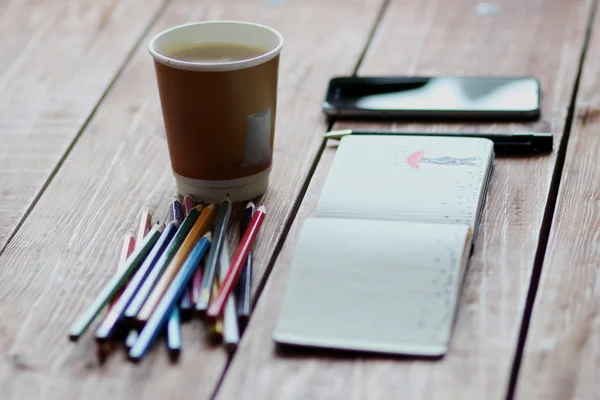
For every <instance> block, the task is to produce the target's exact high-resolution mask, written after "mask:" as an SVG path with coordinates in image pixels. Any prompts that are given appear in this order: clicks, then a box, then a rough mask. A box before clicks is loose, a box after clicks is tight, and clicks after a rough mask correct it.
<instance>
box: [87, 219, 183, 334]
mask: <svg viewBox="0 0 600 400" xmlns="http://www.w3.org/2000/svg"><path fill="white" fill-rule="evenodd" d="M176 230H177V223H175V222H171V223H170V224H168V225H167V226H166V227H165V229H164V230H163V232H162V233H161V235H160V237H159V238H158V241H157V242H156V244H155V245H154V247H153V248H152V251H151V252H150V254H148V256H147V257H146V259H145V260H144V262H143V263H142V265H141V266H140V268H139V269H138V270H137V271H136V273H135V275H133V278H131V280H130V281H129V283H128V284H127V286H126V287H125V290H124V291H123V293H121V296H119V299H118V300H117V302H116V303H115V304H114V305H113V307H112V308H111V309H110V311H109V312H108V314H107V315H106V317H104V320H102V323H101V324H100V326H99V327H98V329H97V330H96V340H97V341H98V342H99V343H102V342H104V341H106V340H108V339H110V338H111V337H112V336H113V335H114V334H115V332H116V330H117V327H118V326H119V323H120V322H122V319H123V316H124V314H125V309H126V308H127V306H128V305H129V303H130V302H131V300H132V299H133V297H134V296H135V295H136V293H137V291H138V289H139V288H140V287H141V286H142V284H143V283H144V280H145V279H146V277H147V276H148V274H149V273H150V271H151V270H152V268H153V267H154V265H155V264H156V262H157V261H158V259H159V258H160V256H161V255H162V253H163V252H164V251H165V249H166V248H167V246H168V244H169V242H170V241H171V238H172V237H173V235H175V231H176Z"/></svg>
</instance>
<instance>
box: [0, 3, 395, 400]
mask: <svg viewBox="0 0 600 400" xmlns="http://www.w3.org/2000/svg"><path fill="white" fill-rule="evenodd" d="M390 1H391V0H384V2H383V4H382V5H381V8H380V10H379V13H378V14H377V17H376V18H375V22H374V23H373V26H372V27H371V31H370V32H369V35H368V36H367V41H366V43H365V45H364V46H363V50H362V52H361V53H360V56H359V57H358V60H357V61H356V65H355V66H354V69H353V71H352V76H356V73H357V72H358V70H359V68H360V66H361V64H362V62H363V59H364V58H365V55H366V54H367V51H368V49H369V46H370V44H371V41H372V40H373V37H374V36H375V33H376V32H377V29H378V28H379V25H380V24H381V21H382V19H383V16H384V15H385V12H386V11H387V9H388V6H389V4H390ZM336 122H337V118H335V117H333V118H331V119H329V121H328V123H327V131H330V130H331V128H332V127H333V125H334V124H335V123H336ZM326 143H327V139H323V140H322V141H321V145H320V146H319V149H318V151H317V154H316V155H315V157H314V158H313V161H312V164H311V167H310V170H309V171H308V174H307V176H306V179H305V180H304V182H303V184H302V187H301V188H300V192H299V193H298V197H297V198H296V201H295V202H294V206H293V207H292V210H291V212H290V215H289V217H288V219H287V220H286V221H285V223H284V225H283V231H282V232H281V236H280V237H279V240H278V241H277V244H276V245H275V248H274V249H273V253H272V254H271V258H270V259H269V262H268V264H267V267H266V269H265V272H264V274H263V276H262V277H261V280H260V281H259V283H258V286H257V289H256V294H255V296H254V298H253V299H252V310H254V307H255V306H256V303H257V302H258V299H259V298H260V295H261V294H262V292H263V289H264V288H265V286H266V284H267V280H268V279H269V276H270V275H271V271H272V270H273V267H274V266H275V262H276V261H277V257H278V256H279V253H280V252H281V249H282V248H283V245H284V243H285V239H286V238H287V236H288V233H289V232H290V229H291V228H292V225H293V223H294V220H295V219H296V215H297V214H298V210H299V209H300V206H301V205H302V201H303V200H304V197H305V196H306V192H307V191H308V186H309V185H310V181H311V179H312V177H313V175H314V173H315V170H316V169H317V166H318V165H319V161H320V160H321V156H322V155H323V151H324V150H325V145H326ZM1 254H2V253H1V252H0V255H1ZM251 318H252V314H250V319H251ZM242 336H243V334H242ZM240 340H241V338H240ZM236 352H237V349H236V350H234V351H233V353H232V354H230V355H229V357H228V359H227V363H226V364H225V368H223V372H222V373H221V376H220V378H219V381H218V382H217V384H216V386H215V390H214V391H213V393H212V395H211V396H210V398H211V399H214V398H215V397H216V395H217V393H218V392H219V389H220V388H221V385H222V383H223V381H224V379H225V375H226V374H227V371H228V370H229V366H230V365H231V361H232V360H233V357H235V354H236Z"/></svg>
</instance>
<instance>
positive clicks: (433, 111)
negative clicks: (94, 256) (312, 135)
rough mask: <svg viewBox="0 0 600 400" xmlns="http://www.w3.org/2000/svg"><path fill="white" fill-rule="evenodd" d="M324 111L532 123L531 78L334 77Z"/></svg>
mask: <svg viewBox="0 0 600 400" xmlns="http://www.w3.org/2000/svg"><path fill="white" fill-rule="evenodd" d="M323 111H324V112H325V113H326V114H328V115H330V116H336V117H345V116H349V117H376V118H381V117H408V118H442V119H445V118H448V119H456V118H458V119H480V118H487V119H506V118H508V119H517V120H523V119H528V120H530V119H537V118H539V116H540V83H539V81H538V80H537V79H535V78H533V77H477V76H473V77H457V76H439V77H335V78H333V79H331V81H330V82H329V87H328V89H327V94H326V97H325V101H324V102H323Z"/></svg>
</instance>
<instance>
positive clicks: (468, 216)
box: [273, 136, 494, 356]
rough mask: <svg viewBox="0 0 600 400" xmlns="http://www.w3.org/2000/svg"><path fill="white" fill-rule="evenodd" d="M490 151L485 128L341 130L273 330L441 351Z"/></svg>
mask: <svg viewBox="0 0 600 400" xmlns="http://www.w3.org/2000/svg"><path fill="white" fill-rule="evenodd" d="M493 159H494V151H493V143H492V141H490V140H488V139H480V138H443V137H442V138H440V137H419V136H347V137H345V138H343V139H342V141H341V142H340V145H339V148H338V150H337V153H336V155H335V159H334V162H333V165H332V167H331V170H330V172H329V175H328V177H327V181H326V183H325V186H324V188H323V191H322V193H321V195H320V198H319V203H318V206H317V210H316V216H315V217H312V218H309V219H308V220H307V221H306V222H305V223H304V225H303V226H302V230H301V233H300V237H299V240H298V244H297V247H296V249H295V252H294V256H293V259H292V266H291V271H290V277H289V280H288V285H287V288H286V292H285V296H284V301H283V304H282V308H281V310H280V315H279V319H278V321H277V325H276V328H275V331H274V333H273V338H274V340H275V341H276V342H277V343H280V344H288V345H305V346H316V347H325V348H332V349H349V350H360V351H373V352H381V353H395V354H407V355H422V356H440V355H443V354H445V353H446V352H447V349H448V345H449V342H450V337H451V333H452V327H453V325H454V316H455V313H456V306H457V304H458V298H459V294H460V288H461V286H462V281H463V276H464V272H465V270H466V266H467V264H468V260H469V256H470V254H471V246H472V242H473V240H474V238H475V237H476V233H477V227H478V226H479V220H480V217H481V210H482V208H483V205H484V201H485V197H486V192H487V185H488V182H489V178H490V175H491V170H492V164H493Z"/></svg>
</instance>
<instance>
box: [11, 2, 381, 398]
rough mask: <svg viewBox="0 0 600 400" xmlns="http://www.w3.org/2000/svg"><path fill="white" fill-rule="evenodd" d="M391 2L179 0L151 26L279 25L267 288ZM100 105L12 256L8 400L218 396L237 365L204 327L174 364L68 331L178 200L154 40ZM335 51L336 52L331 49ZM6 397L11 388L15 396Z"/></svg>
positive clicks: (158, 352) (265, 247) (264, 251)
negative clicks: (337, 84)
mask: <svg viewBox="0 0 600 400" xmlns="http://www.w3.org/2000/svg"><path fill="white" fill-rule="evenodd" d="M381 3H382V2H381V1H379V0H372V1H363V0H354V1H347V2H344V7H343V8H340V5H341V3H339V2H338V1H336V0H326V1H323V0H318V1H317V0H315V1H305V0H302V1H301V0H297V1H289V2H265V1H263V0H254V1H249V0H236V1H229V2H226V3H220V2H219V3H217V2H212V1H202V2H198V1H196V0H176V1H173V2H171V3H170V4H169V5H168V6H167V8H166V9H165V12H164V13H163V15H162V16H161V18H160V19H159V21H158V22H157V25H156V26H155V27H154V28H153V29H152V34H155V33H157V32H159V31H160V30H162V29H165V28H167V27H170V26H173V25H176V24H180V23H184V22H188V21H199V20H215V19H242V20H249V21H256V22H259V23H265V24H268V25H270V26H273V27H275V28H276V29H278V30H280V31H281V32H282V34H283V35H284V37H285V41H286V42H285V47H284V50H283V53H282V58H281V66H280V97H279V105H278V107H279V108H278V121H277V134H276V141H275V159H274V168H273V174H272V181H271V187H270V190H269V192H268V193H267V194H266V195H265V196H264V198H263V199H262V200H261V202H262V203H264V204H266V206H267V209H268V216H267V218H266V220H265V223H264V224H263V227H262V229H261V234H260V237H259V240H258V243H257V244H256V248H255V267H256V268H255V271H254V272H255V276H254V282H255V284H258V283H259V282H260V280H261V277H262V275H263V274H264V272H265V269H266V267H267V262H268V260H269V259H270V258H271V255H272V252H273V248H274V247H275V244H276V243H277V242H278V241H279V240H280V237H281V234H282V231H283V229H284V226H285V221H286V219H287V218H288V217H289V216H290V214H291V211H292V208H293V206H294V200H295V199H296V198H297V196H298V193H299V191H300V189H301V187H302V185H303V183H304V181H305V179H306V177H307V175H308V172H309V169H310V167H311V165H312V161H313V160H314V158H315V155H316V153H317V151H318V150H319V147H320V145H321V143H322V141H321V138H320V136H319V133H320V132H322V131H323V130H324V126H325V120H324V118H323V116H322V114H321V110H320V103H321V101H322V98H323V96H324V88H325V85H326V83H327V80H328V77H329V76H330V75H333V74H347V73H351V72H352V70H353V68H354V66H355V64H356V61H357V60H358V59H359V56H360V54H361V51H362V48H363V47H364V44H365V43H366V42H367V37H368V35H369V32H370V29H371V27H372V25H373V23H374V21H375V19H376V16H377V13H378V11H379V8H380V6H381ZM148 40H149V37H147V38H145V39H144V46H141V48H140V49H139V50H138V51H137V52H136V54H135V55H134V57H133V59H132V61H131V63H130V64H129V65H128V66H127V68H126V69H125V71H124V72H123V75H122V77H121V78H120V79H119V81H118V82H117V83H116V84H115V86H114V88H113V90H112V91H111V92H110V93H109V94H108V96H107V97H106V99H105V101H104V102H103V103H102V104H101V106H100V108H99V109H98V111H97V113H96V115H95V116H94V118H93V120H92V121H91V123H90V124H89V126H88V128H87V129H86V131H85V132H84V134H83V136H82V137H81V139H80V140H79V141H78V142H77V144H76V145H75V147H74V149H73V151H72V152H71V154H70V155H69V157H68V158H67V159H66V161H65V163H64V165H63V167H62V168H61V169H60V170H59V172H58V173H57V175H56V177H55V178H54V179H53V181H52V183H51V184H50V185H49V187H48V189H47V190H46V191H45V192H44V194H43V196H42V197H41V198H40V201H39V203H38V204H37V206H36V207H35V208H34V209H33V211H32V213H31V215H30V216H29V218H27V219H26V221H25V223H24V224H23V226H22V228H21V229H20V230H19V231H18V233H17V235H16V236H15V238H14V240H12V241H11V243H10V244H9V246H8V247H7V249H6V251H5V253H4V254H3V255H2V256H1V257H0V265H2V266H3V267H2V268H0V282H2V287H3V288H5V289H3V290H2V291H0V332H2V334H1V335H0V387H2V390H3V395H2V397H3V399H4V398H8V399H12V398H15V399H16V398H22V397H27V395H29V397H34V396H36V397H43V395H44V394H48V395H50V394H51V395H52V396H56V397H57V398H58V397H63V396H66V397H70V396H73V397H76V396H79V395H81V396H83V395H84V394H85V395H86V397H87V396H91V397H92V398H94V397H97V398H107V397H111V398H113V397H116V398H143V399H148V398H207V397H208V396H209V395H210V394H211V393H212V392H213V391H214V389H215V387H216V384H217V382H218V381H219V378H220V376H221V374H222V372H223V368H224V367H225V365H226V362H227V355H226V353H225V351H224V349H223V348H222V347H220V346H219V347H213V346H209V345H208V344H207V341H206V338H205V336H206V334H207V332H206V331H205V329H204V327H203V326H201V325H200V323H199V322H197V321H194V322H192V323H190V324H187V325H186V326H184V329H183V335H184V338H183V342H184V348H183V353H182V356H181V359H180V361H179V364H178V365H175V366H171V365H170V364H169V362H168V360H167V357H166V350H165V349H164V346H157V348H156V349H155V351H153V352H152V353H151V354H150V355H149V357H148V358H147V359H145V360H144V362H143V363H142V364H141V365H138V366H132V364H131V363H129V362H126V361H125V360H124V358H123V354H122V353H121V352H119V353H118V354H115V355H113V357H110V358H109V360H108V361H107V362H106V364H104V365H103V366H102V367H99V366H98V365H97V362H96V360H95V350H94V343H93V337H92V335H91V334H88V335H86V336H85V337H84V338H82V340H81V341H80V342H79V343H77V344H76V345H74V344H72V343H69V342H68V341H67V331H68V329H69V327H70V325H71V323H72V322H73V321H74V320H75V318H76V317H77V316H78V315H79V313H80V312H82V311H83V309H84V308H85V307H86V306H87V305H88V304H89V303H90V302H91V301H92V299H93V298H94V297H95V295H96V294H97V293H98V291H99V289H100V288H101V286H102V285H103V284H104V283H105V282H106V281H107V280H108V279H109V278H110V276H112V274H113V273H114V268H115V267H114V264H115V260H116V257H117V255H118V247H119V241H120V238H121V237H122V235H123V234H124V233H125V232H126V231H127V230H133V229H134V228H135V224H136V222H137V218H138V216H139V210H141V208H142V207H143V206H148V207H149V209H150V210H151V211H152V212H153V213H154V215H155V219H161V220H163V219H164V216H165V215H166V214H167V210H168V203H169V202H170V199H171V197H172V196H173V194H175V185H174V179H173V177H172V175H171V171H170V165H169V160H168V154H167V147H166V142H165V140H164V138H163V137H161V136H162V133H163V125H162V118H161V112H160V104H159V101H158V92H157V90H156V83H155V77H154V69H153V65H152V60H151V57H150V55H149V54H148V52H147V50H146V48H145V44H146V43H147V41H148ZM323 43H326V44H327V45H323ZM5 393H9V394H8V396H7V395H5Z"/></svg>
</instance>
